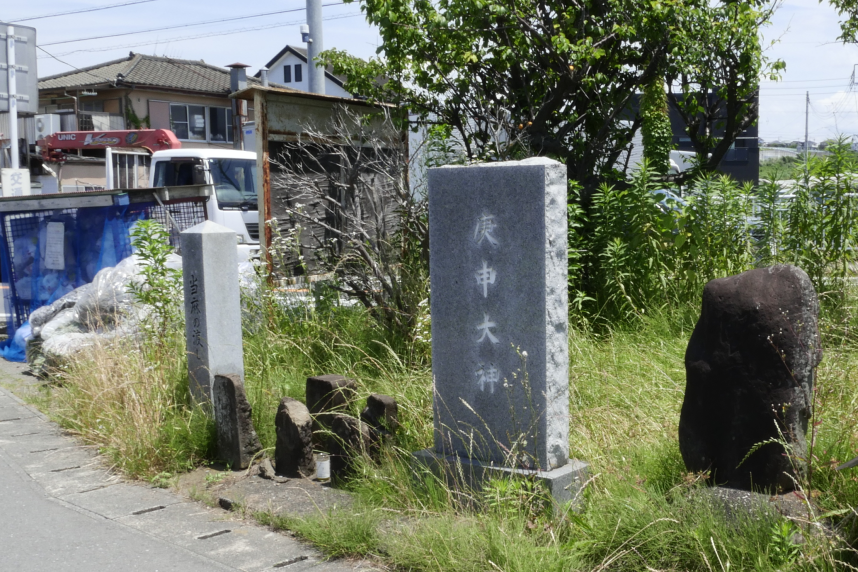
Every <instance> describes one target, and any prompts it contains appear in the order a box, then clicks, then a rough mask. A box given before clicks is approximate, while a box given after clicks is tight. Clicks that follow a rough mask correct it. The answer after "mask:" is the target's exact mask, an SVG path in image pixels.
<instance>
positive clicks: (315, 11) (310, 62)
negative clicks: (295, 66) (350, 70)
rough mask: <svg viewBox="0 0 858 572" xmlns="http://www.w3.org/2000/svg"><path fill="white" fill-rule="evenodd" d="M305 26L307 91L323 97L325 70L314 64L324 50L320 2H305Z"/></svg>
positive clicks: (315, 0) (318, 0)
mask: <svg viewBox="0 0 858 572" xmlns="http://www.w3.org/2000/svg"><path fill="white" fill-rule="evenodd" d="M307 24H308V25H309V27H310V33H309V34H308V35H309V37H308V38H307V85H308V89H307V91H309V92H310V93H319V94H323V95H324V93H325V68H324V66H319V65H318V64H317V63H316V58H317V57H318V55H319V54H320V53H321V52H322V50H324V49H325V48H324V40H323V38H322V0H307Z"/></svg>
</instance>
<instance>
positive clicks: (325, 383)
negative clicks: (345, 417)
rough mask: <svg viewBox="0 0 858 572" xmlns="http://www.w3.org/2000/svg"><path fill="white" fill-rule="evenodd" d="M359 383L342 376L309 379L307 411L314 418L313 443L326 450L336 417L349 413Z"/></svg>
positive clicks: (320, 376)
mask: <svg viewBox="0 0 858 572" xmlns="http://www.w3.org/2000/svg"><path fill="white" fill-rule="evenodd" d="M356 390H357V383H355V381H354V380H353V379H349V378H347V377H343V376H341V375H317V376H315V377H308V378H307V387H306V398H307V409H309V410H310V415H312V417H313V433H314V435H313V441H314V443H315V445H316V447H317V448H319V449H321V450H324V449H325V448H326V447H327V440H328V436H329V433H330V429H331V423H332V422H333V420H334V417H335V416H336V415H337V414H340V413H347V412H348V411H349V408H350V406H351V404H352V402H353V401H354V400H355V393H356Z"/></svg>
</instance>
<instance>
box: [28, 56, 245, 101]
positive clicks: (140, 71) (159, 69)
mask: <svg viewBox="0 0 858 572" xmlns="http://www.w3.org/2000/svg"><path fill="white" fill-rule="evenodd" d="M247 80H248V83H257V80H255V79H252V78H249V77H248V78H247ZM116 83H119V84H120V85H122V84H126V85H127V84H131V85H135V86H148V87H154V88H167V89H181V90H186V91H197V92H202V93H217V94H228V93H229V92H230V89H229V70H228V69H225V68H219V67H217V66H213V65H210V64H207V63H205V62H203V61H202V60H200V61H195V60H177V59H173V58H164V57H158V56H147V55H143V54H135V53H131V54H130V55H129V56H128V57H127V58H125V59H122V60H113V61H111V62H106V63H104V64H101V65H97V66H91V67H88V68H83V69H80V70H76V71H72V72H68V73H64V74H58V75H54V76H50V77H46V78H42V79H40V80H39V89H40V90H41V89H68V88H75V87H84V86H97V85H105V84H112V85H115V84H116Z"/></svg>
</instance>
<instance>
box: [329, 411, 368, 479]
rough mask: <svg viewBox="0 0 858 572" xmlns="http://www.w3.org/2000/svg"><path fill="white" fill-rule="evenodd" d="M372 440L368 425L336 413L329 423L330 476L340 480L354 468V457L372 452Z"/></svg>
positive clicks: (346, 476)
mask: <svg viewBox="0 0 858 572" xmlns="http://www.w3.org/2000/svg"><path fill="white" fill-rule="evenodd" d="M374 449H375V446H374V440H373V438H372V433H371V430H370V427H369V426H368V425H367V424H366V423H363V422H362V421H360V420H359V419H355V418H354V417H349V416H348V415H336V416H334V419H333V422H332V423H331V438H330V439H329V440H328V451H329V452H330V454H331V478H332V479H333V480H334V481H342V480H344V479H346V478H348V476H349V474H350V473H351V472H352V469H353V468H354V464H353V461H354V458H355V457H356V456H359V455H362V454H366V453H369V454H372V453H373V452H374Z"/></svg>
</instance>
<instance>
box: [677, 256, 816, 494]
mask: <svg viewBox="0 0 858 572" xmlns="http://www.w3.org/2000/svg"><path fill="white" fill-rule="evenodd" d="M818 313H819V303H818V301H817V297H816V292H815V291H814V289H813V284H812V283H811V281H810V279H809V278H808V276H807V274H805V273H804V271H803V270H801V269H799V268H796V267H794V266H789V265H778V266H772V267H769V268H760V269H756V270H750V271H748V272H743V273H742V274H739V275H737V276H729V277H727V278H719V279H717V280H712V281H711V282H709V283H708V284H707V285H706V287H705V288H704V289H703V307H702V311H701V314H700V319H699V320H698V322H697V325H696V326H695V328H694V332H693V333H692V334H691V339H690V341H689V342H688V348H687V350H686V352H685V371H686V386H685V400H684V402H683V404H682V413H681V416H680V420H679V448H680V450H681V452H682V458H683V459H684V461H685V465H686V467H687V468H688V469H689V470H691V471H711V480H712V481H713V482H714V483H716V484H719V485H726V486H729V487H732V488H739V489H744V490H752V489H764V490H769V491H772V490H777V491H790V490H792V489H793V488H794V486H795V484H794V482H793V478H799V479H800V478H801V477H802V475H803V474H804V471H805V462H804V461H803V459H806V458H807V443H806V439H805V433H806V430H807V423H808V419H809V417H810V411H811V400H812V398H813V376H814V368H815V367H816V366H817V365H818V364H819V362H820V360H821V359H822V350H821V349H820V344H819V332H818V326H817V317H818ZM770 439H779V440H784V441H785V442H787V443H788V444H789V449H790V451H785V450H784V447H782V446H781V445H779V444H774V443H771V444H766V445H763V446H761V447H760V448H759V449H758V450H757V451H756V452H754V453H753V454H752V455H750V457H748V458H747V460H745V461H744V462H742V460H743V459H745V457H746V456H747V455H748V453H749V452H750V451H751V449H752V448H753V447H754V446H755V445H757V444H760V443H763V442H764V441H767V440H770ZM785 453H788V454H785Z"/></svg>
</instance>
